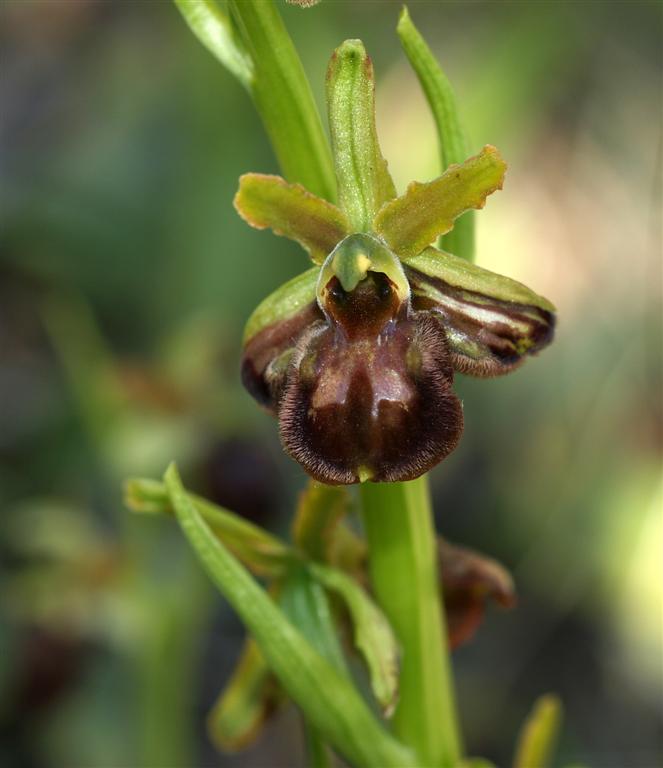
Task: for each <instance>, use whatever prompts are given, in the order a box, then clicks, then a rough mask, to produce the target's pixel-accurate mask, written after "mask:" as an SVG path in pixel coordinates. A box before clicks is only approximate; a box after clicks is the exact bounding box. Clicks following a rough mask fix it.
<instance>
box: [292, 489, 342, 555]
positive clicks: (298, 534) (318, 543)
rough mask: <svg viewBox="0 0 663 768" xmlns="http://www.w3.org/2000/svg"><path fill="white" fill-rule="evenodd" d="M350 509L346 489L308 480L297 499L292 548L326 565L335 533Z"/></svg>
mask: <svg viewBox="0 0 663 768" xmlns="http://www.w3.org/2000/svg"><path fill="white" fill-rule="evenodd" d="M349 508H350V496H349V493H348V489H347V488H344V487H343V486H340V485H335V486H334V485H323V484H322V483H318V482H316V481H315V480H310V481H309V484H308V486H307V488H306V490H305V491H303V492H302V493H301V495H300V497H299V503H298V504H297V511H296V513H295V519H294V521H293V524H292V538H293V541H294V542H295V545H296V546H297V547H299V548H300V549H301V550H302V552H305V553H306V554H307V555H308V556H309V557H310V558H311V559H313V560H319V561H321V562H329V557H330V552H331V547H332V544H333V540H334V533H335V531H336V529H337V527H338V525H339V523H340V521H341V520H342V519H343V518H344V517H345V516H346V515H347V514H348V511H349Z"/></svg>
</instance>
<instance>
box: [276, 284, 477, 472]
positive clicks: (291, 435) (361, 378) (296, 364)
mask: <svg viewBox="0 0 663 768" xmlns="http://www.w3.org/2000/svg"><path fill="white" fill-rule="evenodd" d="M323 301H324V310H325V314H326V315H327V318H328V322H327V323H324V324H323V323H320V324H317V325H315V326H313V327H312V328H311V329H310V330H309V331H308V332H307V333H305V334H304V336H303V337H302V338H301V339H300V341H299V343H298V345H297V348H296V350H295V353H294V356H293V359H292V361H291V364H290V369H289V371H288V375H287V381H286V385H285V389H284V393H283V398H282V400H281V403H280V407H279V422H280V427H281V438H282V440H283V444H284V446H285V448H286V450H287V451H288V453H290V454H291V455H292V456H293V458H295V459H296V460H297V461H298V462H299V463H300V464H302V466H303V467H304V468H305V469H306V471H307V472H308V473H309V474H310V475H312V476H313V477H314V478H316V479H317V480H320V481H321V482H325V483H330V484H346V483H356V482H359V481H364V480H373V481H397V480H411V479H413V478H415V477H418V476H419V475H421V474H422V473H423V472H426V471H427V470H428V469H430V468H431V467H433V466H434V465H435V464H437V463H438V462H439V461H441V460H442V459H443V458H444V457H445V456H446V455H447V454H448V453H450V452H451V451H452V450H453V449H454V448H455V447H456V444H457V442H458V439H459V438H460V435H461V432H462V428H463V415H462V407H461V404H460V401H459V400H458V398H457V397H456V395H455V394H454V393H453V391H452V389H451V385H452V382H453V369H452V367H451V362H450V355H449V350H448V347H447V343H446V337H445V332H444V329H443V327H442V326H441V325H440V324H439V322H438V320H436V319H435V318H434V317H432V316H430V315H425V314H419V313H412V312H411V310H410V306H409V301H405V302H403V301H401V300H400V297H399V295H398V293H397V289H396V286H395V285H394V283H393V281H391V280H390V278H389V277H388V276H387V275H386V274H384V273H381V272H368V274H367V277H366V278H365V279H364V280H362V281H361V282H360V283H359V284H358V285H357V287H356V288H355V289H354V290H352V291H345V290H344V289H343V287H342V286H341V284H340V281H339V280H338V279H337V278H336V277H332V278H331V280H330V281H329V283H328V284H327V285H326V286H325V287H324V291H323Z"/></svg>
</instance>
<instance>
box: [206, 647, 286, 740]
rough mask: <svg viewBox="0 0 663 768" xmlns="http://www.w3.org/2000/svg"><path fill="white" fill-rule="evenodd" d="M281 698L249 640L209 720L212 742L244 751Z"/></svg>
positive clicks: (271, 675)
mask: <svg viewBox="0 0 663 768" xmlns="http://www.w3.org/2000/svg"><path fill="white" fill-rule="evenodd" d="M282 698H283V696H282V694H281V693H280V691H279V687H278V683H277V681H276V678H275V677H274V674H273V672H272V671H271V669H270V668H269V667H268V666H267V663H266V661H265V659H264V658H263V655H262V654H261V653H260V650H259V649H258V646H257V645H256V643H255V641H254V640H252V639H248V640H247V641H246V643H245V644H244V649H243V650H242V655H241V657H240V660H239V662H238V664H237V667H236V668H235V671H234V672H233V674H232V677H231V678H230V680H229V681H228V683H227V685H226V687H225V688H224V689H223V691H222V692H221V695H220V696H219V698H218V700H217V702H216V704H215V705H214V707H213V709H212V711H211V712H210V714H209V716H208V718H207V728H208V731H209V734H210V737H211V739H212V741H213V742H214V743H215V744H216V746H217V747H219V749H221V750H223V751H225V752H234V751H236V750H240V749H243V748H244V747H246V746H247V745H248V744H250V743H251V742H252V741H253V740H254V739H255V738H256V736H257V735H258V733H259V732H260V730H261V728H262V725H263V723H264V722H265V719H266V718H267V717H268V716H269V715H270V714H271V713H272V712H273V711H274V710H275V708H276V707H277V706H278V704H279V703H280V701H281V700H282Z"/></svg>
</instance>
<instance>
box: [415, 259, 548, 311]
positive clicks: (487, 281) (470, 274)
mask: <svg viewBox="0 0 663 768" xmlns="http://www.w3.org/2000/svg"><path fill="white" fill-rule="evenodd" d="M404 263H405V265H406V266H407V267H412V268H413V269H416V270H417V271H418V272H421V273H423V274H424V275H427V276H428V277H432V278H435V279H437V280H442V281H444V282H445V283H447V284H448V285H451V286H453V287H454V288H459V289H461V290H463V291H470V292H472V293H476V294H480V295H481V296H485V297H486V298H489V299H497V300H498V301H508V302H514V303H516V304H526V305H531V306H533V307H538V308H539V309H543V310H545V311H546V312H555V311H556V310H555V306H554V305H553V304H552V303H551V302H550V301H548V299H546V298H544V297H543V296H539V294H538V293H535V292H534V291H533V290H531V289H530V288H528V287H527V286H526V285H523V283H519V282H518V281H517V280H512V279H511V278H510V277H505V276H504V275H499V274H497V272H491V271H490V270H488V269H484V268H483V267H479V266H477V265H476V264H473V263H472V262H469V261H467V260H466V259H461V258H460V257H459V256H454V255H453V254H452V253H446V252H445V251H440V250H438V249H437V248H433V247H429V248H426V249H425V250H423V251H422V252H421V253H418V254H417V255H416V256H411V257H409V258H406V259H404ZM421 290H425V288H424V287H423V285H422V286H421Z"/></svg>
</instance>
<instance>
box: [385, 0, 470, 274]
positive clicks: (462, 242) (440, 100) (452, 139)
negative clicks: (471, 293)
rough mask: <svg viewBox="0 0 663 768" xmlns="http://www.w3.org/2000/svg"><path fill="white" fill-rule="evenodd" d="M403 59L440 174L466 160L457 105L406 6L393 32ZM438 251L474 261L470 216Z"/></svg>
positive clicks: (467, 216) (445, 240)
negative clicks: (430, 125) (424, 109)
mask: <svg viewBox="0 0 663 768" xmlns="http://www.w3.org/2000/svg"><path fill="white" fill-rule="evenodd" d="M396 30H397V32H398V36H399V37H400V39H401V44H402V46H403V50H404V51H405V54H406V56H407V57H408V59H409V61H410V64H411V65H412V68H413V69H414V71H415V73H416V75H417V78H418V79H419V83H420V84H421V87H422V89H423V91H424V93H425V95H426V99H427V101H428V106H429V107H430V110H431V112H432V114H433V119H434V120H435V126H436V128H437V136H438V143H439V148H440V164H441V166H442V168H441V170H442V171H444V170H446V169H447V168H448V167H449V166H450V165H453V164H454V163H462V162H463V160H465V158H466V157H467V156H468V154H469V153H468V148H467V140H466V136H465V131H464V130H463V126H462V124H461V120H460V114H459V109H458V103H457V101H456V96H455V94H454V92H453V88H452V87H451V83H450V82H449V80H448V79H447V77H446V76H445V74H444V72H443V71H442V69H441V67H440V65H439V64H438V62H437V60H436V59H435V56H433V53H432V51H431V50H430V48H429V47H428V45H427V44H426V41H425V40H424V38H423V37H422V36H421V34H420V33H419V30H418V29H417V28H416V27H415V25H414V23H413V22H412V19H411V18H410V14H409V12H408V9H407V6H403V10H402V11H401V15H400V17H399V19H398V26H397V28H396ZM441 245H442V247H443V248H444V250H446V251H450V252H451V253H455V254H456V255H457V256H461V257H462V258H464V259H468V260H470V261H471V260H472V259H473V257H474V213H473V212H472V211H468V212H467V213H466V214H464V215H463V216H462V217H461V218H459V219H458V221H456V223H455V225H454V228H453V229H452V230H451V232H449V233H448V234H447V235H445V236H444V237H443V238H442V243H441Z"/></svg>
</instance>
